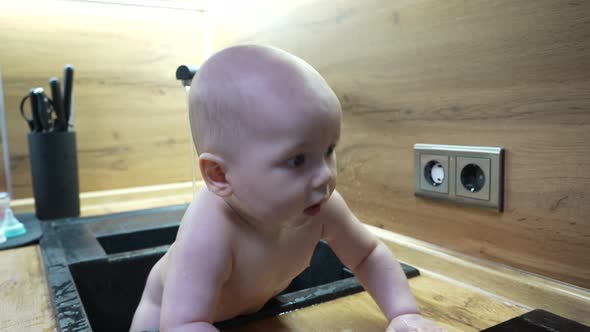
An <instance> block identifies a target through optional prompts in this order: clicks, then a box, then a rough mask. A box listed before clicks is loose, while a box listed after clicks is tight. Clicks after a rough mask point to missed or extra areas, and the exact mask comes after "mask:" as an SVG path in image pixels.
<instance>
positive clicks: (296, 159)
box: [287, 154, 305, 168]
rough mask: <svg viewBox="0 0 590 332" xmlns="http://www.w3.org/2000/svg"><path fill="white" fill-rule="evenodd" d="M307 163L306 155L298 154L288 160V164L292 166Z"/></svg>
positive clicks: (295, 166)
mask: <svg viewBox="0 0 590 332" xmlns="http://www.w3.org/2000/svg"><path fill="white" fill-rule="evenodd" d="M304 163H305V155H303V154H298V155H296V156H295V157H293V158H291V159H289V160H287V165H289V167H292V168H297V167H299V166H301V165H303V164H304Z"/></svg>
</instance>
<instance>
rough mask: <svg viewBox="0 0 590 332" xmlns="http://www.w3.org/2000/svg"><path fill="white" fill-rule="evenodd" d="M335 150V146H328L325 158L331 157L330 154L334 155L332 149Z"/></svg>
mask: <svg viewBox="0 0 590 332" xmlns="http://www.w3.org/2000/svg"><path fill="white" fill-rule="evenodd" d="M335 148H336V146H335V145H330V147H329V148H328V151H326V157H330V156H332V154H333V153H334V149H335Z"/></svg>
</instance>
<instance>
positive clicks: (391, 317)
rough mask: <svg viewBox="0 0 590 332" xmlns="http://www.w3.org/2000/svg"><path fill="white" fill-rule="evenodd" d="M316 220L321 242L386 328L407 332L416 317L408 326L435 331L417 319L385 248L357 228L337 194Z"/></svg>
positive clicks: (411, 298)
mask: <svg viewBox="0 0 590 332" xmlns="http://www.w3.org/2000/svg"><path fill="white" fill-rule="evenodd" d="M320 217H321V218H322V222H323V223H324V230H323V238H324V239H326V240H327V241H328V243H329V245H330V247H331V248H332V249H333V250H334V252H335V253H336V255H337V256H338V258H340V260H341V261H342V262H343V263H344V264H345V265H346V266H348V267H349V268H350V269H351V270H352V271H353V272H354V274H355V276H356V277H357V278H358V280H359V281H360V283H361V284H362V285H363V287H364V288H365V289H366V290H367V291H368V292H369V294H371V296H372V297H373V299H374V300H375V302H376V303H377V304H378V305H379V307H380V308H381V310H382V311H383V313H384V314H385V316H386V317H387V320H388V321H389V322H390V327H394V326H395V327H396V328H397V331H400V330H401V331H403V330H405V329H404V328H401V329H400V328H399V327H398V326H400V325H401V326H403V327H405V326H404V325H406V326H407V327H406V329H408V330H409V328H410V325H408V324H413V321H417V320H416V319H415V318H416V317H418V318H419V319H418V320H423V322H422V323H421V322H418V323H417V325H411V326H428V327H434V328H436V326H435V325H434V324H433V323H432V322H429V321H426V320H425V319H423V318H422V317H421V316H419V315H420V310H419V309H418V305H417V304H416V300H415V299H414V296H413V295H412V293H411V291H410V287H409V285H408V281H407V278H406V276H405V274H404V272H403V270H402V268H401V266H400V264H399V262H398V261H397V260H396V259H395V257H394V256H393V254H392V253H391V251H390V250H389V248H387V247H386V246H385V244H383V242H381V241H380V240H379V239H378V238H377V237H376V236H375V235H373V234H372V233H371V232H369V231H368V230H367V229H366V228H365V227H364V226H363V225H362V224H361V222H360V221H359V220H358V219H357V218H356V217H355V216H354V214H353V213H352V212H351V211H350V209H349V208H348V206H347V205H346V203H345V202H344V199H343V198H342V196H340V194H339V193H338V192H336V191H334V194H333V195H332V197H331V198H330V200H329V201H328V202H327V203H326V206H325V207H324V208H323V209H322V211H321V215H320ZM409 318H412V319H409ZM408 321H410V322H409V323H408ZM400 323H401V324H400Z"/></svg>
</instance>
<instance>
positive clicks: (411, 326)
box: [386, 314, 447, 332]
mask: <svg viewBox="0 0 590 332" xmlns="http://www.w3.org/2000/svg"><path fill="white" fill-rule="evenodd" d="M446 331H447V330H445V329H443V328H442V327H440V326H438V325H436V323H434V322H433V321H430V320H428V319H426V318H424V317H422V315H417V314H407V315H401V316H397V317H395V318H394V319H392V320H391V322H390V323H389V326H388V327H387V331H386V332H446Z"/></svg>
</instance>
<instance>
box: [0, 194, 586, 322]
mask: <svg viewBox="0 0 590 332" xmlns="http://www.w3.org/2000/svg"><path fill="white" fill-rule="evenodd" d="M192 192H193V189H192V185H191V184H190V183H180V184H171V185H164V186H155V187H146V188H132V189H128V190H114V191H108V192H100V193H85V194H82V195H81V201H82V214H83V215H85V216H88V215H97V214H105V213H113V212H121V211H129V210H136V209H143V208H152V207H159V206H167V205H173V204H182V203H187V202H189V201H190V199H191V197H192ZM32 203H33V202H32V200H30V199H29V200H26V199H25V200H19V201H15V202H13V208H14V210H15V211H16V212H25V211H32V210H33V207H32ZM367 227H368V228H369V229H370V230H371V231H373V232H374V233H376V234H377V235H378V236H379V237H380V238H381V239H383V240H384V241H385V243H386V244H387V245H388V246H389V247H390V248H391V249H392V250H393V252H394V253H395V254H396V256H397V257H398V259H399V260H400V261H403V262H405V263H408V264H411V265H413V266H415V267H417V268H418V269H420V272H421V275H420V276H419V277H416V278H412V279H410V281H409V283H410V287H411V288H412V291H413V292H414V294H415V296H416V298H417V300H418V304H419V306H420V309H421V310H422V313H423V314H424V315H425V316H426V317H428V318H430V319H433V320H435V321H437V322H439V323H440V324H441V325H443V326H445V327H446V328H447V329H449V331H479V330H481V329H484V328H487V327H490V326H493V325H495V324H497V323H500V322H502V321H505V320H508V319H510V318H513V317H516V316H519V315H521V314H523V313H525V312H528V311H530V310H531V309H534V308H542V309H545V310H548V311H551V312H554V313H556V314H559V315H561V316H564V317H566V318H570V319H573V320H576V321H579V322H581V323H584V324H586V325H588V324H590V292H589V291H588V290H586V289H582V288H578V287H574V286H571V285H567V284H564V283H560V282H557V281H554V280H551V279H546V278H543V277H540V276H536V275H532V274H529V273H526V272H523V271H519V270H515V269H512V268H509V267H506V266H502V265H498V264H493V263H489V262H486V261H481V260H477V259H474V258H471V257H467V256H463V255H460V254H457V253H453V252H450V251H448V250H445V249H444V248H440V247H436V246H433V245H431V244H428V243H425V242H421V241H418V240H415V239H412V238H409V237H405V236H403V235H399V234H395V233H392V232H388V231H384V230H381V229H378V228H375V227H372V226H367ZM0 308H1V309H0V332H9V331H10V332H13V331H54V330H55V320H54V318H53V314H52V309H51V304H50V302H49V295H48V289H47V285H46V281H45V275H44V271H43V266H42V264H41V258H40V249H39V246H38V245H30V246H26V247H21V248H17V249H10V250H5V251H0ZM386 323H387V322H386V320H385V318H384V316H383V314H382V313H381V312H380V310H379V308H378V307H377V305H376V304H375V303H374V302H373V300H372V299H371V297H370V296H369V295H368V294H367V293H366V292H362V293H359V294H354V295H350V296H347V297H344V298H340V299H336V300H333V301H330V302H326V303H323V304H319V305H316V306H312V307H308V308H304V309H300V310H296V311H293V312H290V313H287V314H284V315H281V316H278V317H274V318H270V319H266V320H262V321H258V322H254V323H251V324H249V325H246V326H244V327H240V328H238V329H234V330H232V331H235V332H238V331H239V332H243V331H385V327H386V325H387V324H386Z"/></svg>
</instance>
